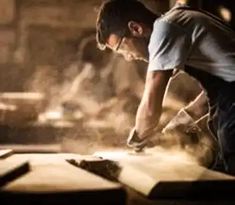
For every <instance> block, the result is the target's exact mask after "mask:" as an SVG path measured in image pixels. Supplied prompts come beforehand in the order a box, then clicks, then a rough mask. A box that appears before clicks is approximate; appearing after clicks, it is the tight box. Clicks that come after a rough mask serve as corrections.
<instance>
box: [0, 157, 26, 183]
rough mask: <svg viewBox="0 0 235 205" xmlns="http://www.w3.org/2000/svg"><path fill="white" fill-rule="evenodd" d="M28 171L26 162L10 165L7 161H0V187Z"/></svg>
mask: <svg viewBox="0 0 235 205" xmlns="http://www.w3.org/2000/svg"><path fill="white" fill-rule="evenodd" d="M28 171H29V163H28V162H27V161H18V162H14V163H10V162H8V161H7V160H1V161H0V187H1V186H4V185H6V184H7V183H8V182H10V181H12V180H14V179H16V178H17V177H19V176H21V175H23V174H25V173H27V172H28Z"/></svg>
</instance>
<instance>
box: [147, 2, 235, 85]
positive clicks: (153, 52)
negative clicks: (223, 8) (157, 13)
mask: <svg viewBox="0 0 235 205" xmlns="http://www.w3.org/2000/svg"><path fill="white" fill-rule="evenodd" d="M157 42H160V44H161V43H162V44H161V45H160V44H159V43H157ZM156 45H157V46H156ZM154 47H155V48H154ZM156 47H157V48H156ZM149 52H150V66H149V69H150V70H155V69H160V70H165V69H173V68H174V67H181V66H184V65H187V66H191V67H194V68H197V69H200V70H202V71H206V72H208V73H210V74H212V75H214V76H217V77H219V78H222V79H223V80H225V81H229V82H231V81H235V33H234V32H233V31H232V30H231V29H230V28H229V27H228V26H227V25H225V24H224V23H223V22H222V21H221V20H219V19H217V17H214V16H212V15H208V14H207V13H204V12H201V11H196V10H192V9H190V8H188V7H182V6H178V7H175V8H173V9H171V10H170V11H169V12H167V13H166V14H165V15H163V16H162V17H160V18H158V19H157V20H156V21H155V23H154V29H153V33H152V36H151V40H150V44H149ZM154 58H156V60H155V61H159V62H158V63H159V67H160V68H157V67H156V66H157V65H151V61H153V59H154ZM154 67H155V68H154Z"/></svg>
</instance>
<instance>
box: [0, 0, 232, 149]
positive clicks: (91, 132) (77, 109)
mask: <svg viewBox="0 0 235 205" xmlns="http://www.w3.org/2000/svg"><path fill="white" fill-rule="evenodd" d="M142 2H143V3H144V4H145V5H146V6H147V7H148V8H149V9H151V10H152V11H153V12H160V13H164V12H165V11H167V10H169V9H170V8H171V7H173V6H174V4H175V3H176V1H175V0H169V1H168V0H142ZM178 2H180V3H187V4H189V5H192V6H194V7H198V8H202V9H205V10H208V11H210V12H212V13H214V14H215V15H217V16H219V17H220V18H222V19H223V20H224V21H226V22H227V23H229V24H231V26H232V27H233V28H235V22H234V21H235V20H234V15H235V12H234V9H235V5H234V4H235V3H234V1H231V0H230V1H229V0H223V1H222V0H213V1H212V0H198V1H196V0H195V1H183V0H181V1H178ZM101 3H102V0H86V1H84V0H50V1H48V0H0V49H1V52H0V145H1V147H11V146H14V147H16V148H17V149H19V150H20V149H25V145H29V146H31V148H30V149H33V150H35V149H39V150H42V149H47V148H46V145H47V146H49V148H48V150H53V149H54V150H59V151H70V152H79V153H90V152H93V151H94V150H99V149H101V148H103V147H111V148H113V147H123V146H125V141H126V136H127V134H128V132H129V130H130V128H131V127H132V126H133V125H134V116H135V112H136V109H137V106H138V104H139V101H140V98H141V95H142V91H143V86H144V79H145V72H146V66H147V65H146V64H145V63H143V62H126V61H125V60H124V59H123V58H122V57H121V56H119V55H117V54H113V53H111V52H110V51H105V52H103V51H100V50H98V49H97V46H96V41H95V22H96V15H97V10H98V8H99V5H100V4H101ZM199 92H200V88H199V86H198V84H197V83H196V82H195V81H194V80H193V79H191V78H190V77H188V76H187V75H186V74H180V75H178V76H177V77H176V78H175V79H174V80H172V83H171V85H170V88H169V92H168V94H167V97H166V99H165V101H164V114H163V116H162V118H161V123H160V126H162V127H163V126H164V125H165V124H166V123H167V122H168V121H169V120H170V119H171V117H172V116H174V114H175V113H176V112H177V111H178V110H179V109H180V108H181V107H183V106H184V105H185V104H186V103H188V102H190V101H191V100H192V99H193V98H194V97H195V96H196V95H197V94H198V93H199ZM22 147H23V148H22Z"/></svg>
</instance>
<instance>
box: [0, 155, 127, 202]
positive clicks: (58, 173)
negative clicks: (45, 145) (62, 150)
mask: <svg viewBox="0 0 235 205" xmlns="http://www.w3.org/2000/svg"><path fill="white" fill-rule="evenodd" d="M66 158H71V156H70V155H66V154H65V155H60V154H35V155H33V154H21V155H20V154H18V155H16V156H12V158H11V161H12V162H13V161H17V160H19V159H24V160H25V159H27V160H29V161H30V164H31V172H29V173H28V174H27V175H24V176H23V177H21V178H18V179H17V180H15V181H13V182H11V183H9V184H7V185H6V186H4V187H3V189H2V194H0V200H1V201H2V200H3V201H4V202H5V204H6V203H8V204H17V205H19V204H28V203H29V201H28V200H29V199H30V203H32V204H38V203H41V204H54V203H55V204H68V201H69V202H70V203H74V204H114V205H117V204H119V205H120V204H125V197H126V196H125V191H124V190H123V188H122V187H121V186H120V185H119V184H117V183H113V182H110V181H108V180H106V179H103V178H101V177H99V176H96V175H94V174H92V173H89V172H87V171H85V170H82V169H79V168H76V167H74V166H72V165H70V164H69V163H67V162H66V161H65V159H66ZM13 195H14V197H9V196H13ZM16 199H17V200H16ZM1 204H2V203H1Z"/></svg>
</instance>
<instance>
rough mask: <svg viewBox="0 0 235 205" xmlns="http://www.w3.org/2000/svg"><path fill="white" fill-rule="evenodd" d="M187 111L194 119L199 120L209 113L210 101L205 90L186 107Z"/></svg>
mask: <svg viewBox="0 0 235 205" xmlns="http://www.w3.org/2000/svg"><path fill="white" fill-rule="evenodd" d="M185 111H186V112H187V113H188V114H189V115H190V116H191V117H192V118H193V119H194V120H198V119H199V118H201V117H202V116H203V115H205V114H206V113H208V101H207V96H206V94H205V92H204V91H202V92H201V93H200V94H199V95H198V96H197V97H196V98H195V99H194V100H193V101H192V102H190V103H189V104H188V105H187V106H186V107H185Z"/></svg>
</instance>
